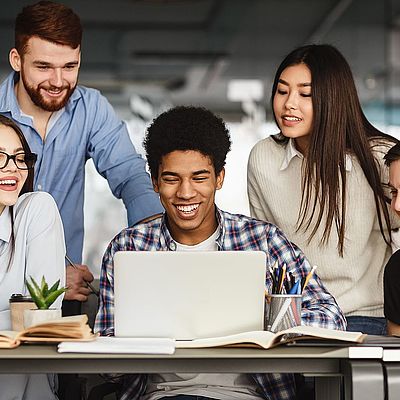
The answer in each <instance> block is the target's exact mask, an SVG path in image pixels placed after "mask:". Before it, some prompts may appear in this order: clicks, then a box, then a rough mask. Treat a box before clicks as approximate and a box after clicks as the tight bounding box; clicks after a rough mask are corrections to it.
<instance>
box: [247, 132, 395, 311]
mask: <svg viewBox="0 0 400 400" xmlns="http://www.w3.org/2000/svg"><path fill="white" fill-rule="evenodd" d="M284 157H285V147H284V146H281V145H279V144H277V143H275V142H274V140H273V139H272V138H266V139H263V140H261V141H260V142H258V143H257V144H256V145H255V146H254V148H253V149H252V151H251V153H250V157H249V163H248V176H247V178H248V196H249V202H250V211H251V214H252V216H253V217H255V218H258V219H262V220H266V221H269V222H272V223H274V224H276V225H277V226H278V227H279V228H281V229H282V231H283V232H284V233H285V234H286V235H287V237H288V238H289V239H290V240H291V241H292V242H294V243H296V244H297V245H298V246H299V247H300V248H301V249H302V250H303V252H304V253H305V255H306V257H307V258H308V259H309V261H310V263H311V265H317V266H318V269H317V273H318V275H319V276H320V278H322V280H323V282H324V284H325V285H326V287H327V289H328V290H329V291H330V292H331V293H332V294H333V295H334V296H335V298H336V300H337V302H338V304H339V306H340V307H341V308H342V310H343V311H344V313H345V314H346V315H364V316H383V269H384V266H385V264H386V262H387V260H388V259H389V257H390V255H391V248H390V247H389V246H387V245H386V243H385V242H384V240H383V238H382V236H381V233H380V230H379V225H378V218H377V215H376V208H375V203H374V197H373V193H372V190H371V187H370V186H369V185H368V182H367V180H366V178H365V176H364V173H363V171H362V169H361V167H360V165H359V163H358V161H357V159H356V158H355V157H351V161H352V166H351V169H350V171H348V172H347V187H348V189H347V221H346V233H345V247H344V257H343V258H341V257H340V256H339V254H338V250H337V233H336V229H335V227H333V228H332V231H331V235H330V238H329V242H328V243H327V244H326V245H321V244H320V243H319V239H320V238H321V237H322V232H323V228H324V226H325V224H324V220H323V221H322V223H321V224H320V226H319V228H318V231H317V234H316V235H315V236H314V238H313V239H312V241H311V242H310V243H308V240H307V239H308V235H307V234H305V233H304V231H296V223H297V219H298V215H299V208H300V202H301V165H302V160H301V159H300V158H299V157H294V158H293V159H292V160H291V161H290V163H289V165H288V167H287V168H286V169H284V170H280V168H281V165H282V161H283V159H284ZM376 157H377V158H379V159H380V163H381V169H382V171H383V170H384V169H385V168H384V167H383V165H382V164H383V163H382V153H381V152H379V154H378V153H376ZM382 179H384V180H385V179H386V182H387V177H385V178H382ZM392 218H395V217H392ZM395 224H398V220H395ZM333 225H334V224H333Z"/></svg>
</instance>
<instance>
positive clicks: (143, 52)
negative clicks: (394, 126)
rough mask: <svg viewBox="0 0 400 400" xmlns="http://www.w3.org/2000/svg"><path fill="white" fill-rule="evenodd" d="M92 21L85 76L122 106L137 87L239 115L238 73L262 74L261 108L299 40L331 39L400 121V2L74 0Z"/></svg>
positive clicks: (3, 29)
mask: <svg viewBox="0 0 400 400" xmlns="http://www.w3.org/2000/svg"><path fill="white" fill-rule="evenodd" d="M29 3H31V1H19V0H14V1H12V2H8V4H7V8H4V9H3V10H2V13H1V15H0V22H1V23H0V37H1V40H0V54H1V55H2V57H1V59H0V76H1V77H3V76H5V75H6V74H7V73H8V71H9V66H8V52H9V50H10V48H11V47H12V46H13V24H14V19H15V16H16V14H17V13H18V12H19V11H20V9H21V8H22V7H23V6H24V5H26V4H29ZM64 3H65V4H67V5H69V6H71V7H72V8H73V9H74V10H75V11H76V12H77V13H78V14H79V15H80V17H81V19H82V23H83V26H84V41H83V47H82V50H83V61H82V68H81V75H80V82H81V83H82V84H85V85H87V86H92V87H96V88H98V89H100V90H102V91H103V92H104V93H105V94H106V95H107V96H108V97H109V98H110V100H111V101H112V103H113V104H114V105H116V106H118V107H119V108H120V109H121V110H124V109H126V110H128V109H129V99H130V98H131V96H132V94H133V93H136V94H139V95H141V96H142V97H146V98H147V99H149V100H150V101H151V102H152V103H154V104H157V105H159V104H164V103H169V104H171V103H172V104H201V105H204V106H206V107H209V108H211V109H213V110H214V111H217V112H220V113H222V114H224V115H225V116H228V117H230V118H231V119H235V118H238V117H240V115H241V114H242V113H243V110H242V106H241V103H240V102H231V101H229V100H228V99H227V85H228V82H229V81H230V80H232V79H260V80H261V82H262V86H263V88H264V93H265V94H264V96H263V100H261V101H259V102H258V103H259V105H260V106H261V107H263V108H264V109H266V112H267V115H268V113H269V111H268V110H269V107H268V97H269V93H270V89H271V81H272V78H273V75H274V72H275V69H276V67H277V65H278V64H279V63H280V61H281V60H282V58H283V57H284V55H285V54H286V53H288V52H289V51H290V50H292V49H293V48H294V47H295V46H299V45H302V44H305V43H311V42H327V43H331V44H334V45H335V46H337V47H338V48H339V49H340V50H341V51H342V52H343V53H344V55H345V56H346V58H347V59H348V61H349V62H350V64H351V67H352V69H353V72H354V75H355V78H356V82H357V87H358V90H359V93H360V97H361V99H362V102H363V105H364V107H365V109H366V110H367V113H369V114H370V115H371V116H373V118H376V119H377V120H378V121H379V120H380V119H381V120H382V121H381V122H384V123H388V124H390V123H396V121H397V119H398V120H399V121H398V124H400V116H399V115H400V0H382V1H381V0H285V1H279V0H113V1H110V0H70V1H67V0H65V1H64Z"/></svg>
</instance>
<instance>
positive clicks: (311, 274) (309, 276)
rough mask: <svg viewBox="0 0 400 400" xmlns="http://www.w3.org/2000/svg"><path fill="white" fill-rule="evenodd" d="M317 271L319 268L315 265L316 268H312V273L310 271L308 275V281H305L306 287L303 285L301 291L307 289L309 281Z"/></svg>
mask: <svg viewBox="0 0 400 400" xmlns="http://www.w3.org/2000/svg"><path fill="white" fill-rule="evenodd" d="M316 269H317V266H316V265H314V266H313V267H312V268H311V271H310V272H309V273H308V274H307V276H306V279H305V281H304V285H303V287H302V289H301V291H303V290H304V289H305V287H306V286H307V284H308V281H309V280H310V279H311V277H312V276H313V274H314V271H315V270H316Z"/></svg>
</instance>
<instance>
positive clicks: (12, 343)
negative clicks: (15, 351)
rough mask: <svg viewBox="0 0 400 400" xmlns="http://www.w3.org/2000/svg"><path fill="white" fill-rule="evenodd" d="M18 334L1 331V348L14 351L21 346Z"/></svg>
mask: <svg viewBox="0 0 400 400" xmlns="http://www.w3.org/2000/svg"><path fill="white" fill-rule="evenodd" d="M17 337H18V332H15V331H0V348H2V349H12V348H14V347H17V346H18V345H19V343H20V342H19V340H18V338H17Z"/></svg>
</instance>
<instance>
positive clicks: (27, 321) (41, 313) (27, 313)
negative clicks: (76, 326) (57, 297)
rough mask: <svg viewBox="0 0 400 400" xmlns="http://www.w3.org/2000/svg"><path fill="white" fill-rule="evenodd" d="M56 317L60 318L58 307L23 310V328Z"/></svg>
mask: <svg viewBox="0 0 400 400" xmlns="http://www.w3.org/2000/svg"><path fill="white" fill-rule="evenodd" d="M58 318H61V310H60V309H55V308H49V309H48V310H32V309H29V310H24V328H25V329H27V328H29V327H31V326H33V325H37V324H40V323H42V322H47V321H51V320H52V319H58Z"/></svg>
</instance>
